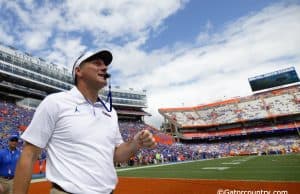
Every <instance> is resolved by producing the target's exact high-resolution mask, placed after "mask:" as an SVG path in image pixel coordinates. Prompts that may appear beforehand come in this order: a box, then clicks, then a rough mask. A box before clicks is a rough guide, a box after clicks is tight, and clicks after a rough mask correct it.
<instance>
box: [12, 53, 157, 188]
mask: <svg viewBox="0 0 300 194" xmlns="http://www.w3.org/2000/svg"><path fill="white" fill-rule="evenodd" d="M111 61H112V54H111V53H110V52H109V51H107V50H101V51H97V52H89V53H86V54H83V55H81V56H80V57H79V58H78V59H77V60H76V61H75V64H74V67H73V72H72V75H73V79H74V82H75V87H74V88H72V89H71V90H70V91H67V92H60V93H56V94H51V95H49V96H47V97H46V98H45V99H44V100H43V101H42V102H41V104H40V105H39V107H38V108H37V110H36V112H35V114H34V116H33V119H32V121H31V123H30V125H29V126H28V128H27V129H26V131H25V132H24V133H23V135H22V137H21V138H22V139H23V140H24V141H25V142H26V143H25V146H24V148H23V152H22V155H21V158H20V161H19V164H18V166H17V170H16V177H17V178H15V181H14V194H25V193H27V191H28V187H29V184H30V180H31V175H32V174H31V173H32V168H33V164H34V162H35V161H36V159H37V158H38V155H39V153H40V152H41V149H42V148H46V150H47V153H48V158H47V162H46V178H47V179H48V180H49V181H50V182H52V189H51V192H50V193H51V194H63V193H76V194H110V193H113V190H114V189H115V186H116V183H117V175H116V171H115V168H114V162H124V161H127V160H128V159H129V158H130V157H131V156H132V155H133V154H135V153H136V152H137V151H138V150H139V149H140V148H142V147H154V146H155V141H154V138H153V136H152V134H151V133H150V132H149V131H148V130H143V131H140V132H138V133H137V134H136V135H135V136H134V138H133V139H132V140H131V141H129V142H123V140H122V137H121V134H120V131H119V127H118V118H117V114H116V112H115V110H114V109H112V108H111V107H108V106H109V104H108V103H106V102H104V101H102V99H100V97H99V95H98V92H99V90H100V89H102V88H103V87H105V86H106V85H107V78H108V77H109V74H108V73H107V69H108V68H107V67H108V65H109V64H110V63H111Z"/></svg>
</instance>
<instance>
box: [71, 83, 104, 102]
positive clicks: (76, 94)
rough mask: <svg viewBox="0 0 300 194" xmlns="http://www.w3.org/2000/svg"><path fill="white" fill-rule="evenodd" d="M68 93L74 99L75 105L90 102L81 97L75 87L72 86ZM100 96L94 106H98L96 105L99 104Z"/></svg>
mask: <svg viewBox="0 0 300 194" xmlns="http://www.w3.org/2000/svg"><path fill="white" fill-rule="evenodd" d="M69 93H70V94H71V95H72V96H73V97H75V101H76V103H78V104H83V103H89V104H90V102H89V101H88V100H87V99H86V98H85V97H84V96H83V95H82V93H81V92H80V91H79V90H78V88H77V87H76V86H74V87H73V88H72V89H71V90H70V91H69ZM99 99H100V96H99V95H98V100H97V102H96V103H95V105H98V104H101V103H100V101H99Z"/></svg>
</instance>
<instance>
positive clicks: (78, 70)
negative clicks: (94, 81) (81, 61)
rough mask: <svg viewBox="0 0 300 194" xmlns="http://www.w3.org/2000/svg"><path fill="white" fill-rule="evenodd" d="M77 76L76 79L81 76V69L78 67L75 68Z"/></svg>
mask: <svg viewBox="0 0 300 194" xmlns="http://www.w3.org/2000/svg"><path fill="white" fill-rule="evenodd" d="M75 75H76V77H80V76H81V69H80V67H76V68H75Z"/></svg>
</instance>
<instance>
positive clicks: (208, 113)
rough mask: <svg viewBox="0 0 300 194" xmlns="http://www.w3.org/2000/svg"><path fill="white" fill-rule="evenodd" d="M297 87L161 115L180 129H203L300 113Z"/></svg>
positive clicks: (164, 112) (171, 111)
mask: <svg viewBox="0 0 300 194" xmlns="http://www.w3.org/2000/svg"><path fill="white" fill-rule="evenodd" d="M299 96H300V87H299V86H298V87H295V88H293V89H292V90H291V89H286V90H284V89H283V90H282V91H280V92H278V91H277V92H273V91H270V92H266V93H262V94H255V95H252V96H247V97H242V98H239V99H236V100H232V101H229V102H228V103H224V102H222V101H221V102H220V103H214V104H213V105H203V106H200V107H194V108H191V107H189V108H186V109H185V108H182V109H176V110H172V109H170V110H169V111H168V110H167V109H163V110H162V111H161V112H162V114H164V115H165V116H167V117H168V118H169V119H171V120H174V121H175V122H177V123H178V124H180V125H182V126H191V125H194V126H203V125H218V124H227V123H235V122H239V121H242V120H257V119H261V118H267V117H273V116H279V115H288V114H298V113H300V97H299Z"/></svg>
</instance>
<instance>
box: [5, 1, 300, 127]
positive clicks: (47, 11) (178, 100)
mask: <svg viewBox="0 0 300 194" xmlns="http://www.w3.org/2000/svg"><path fill="white" fill-rule="evenodd" d="M186 2H187V1H185V0H173V1H157V2H155V3H153V1H151V0H147V1H139V0H132V1H125V0H124V1H110V0H106V1H105V0H103V1H98V0H89V1H71V0H69V1H64V3H62V4H52V2H51V1H46V2H45V3H44V4H43V5H42V6H38V4H37V3H35V1H30V0H28V1H26V3H25V6H22V5H21V3H16V2H15V1H6V2H0V3H1V9H8V10H9V11H11V12H13V13H15V16H13V17H12V18H14V17H17V18H18V22H17V23H15V25H14V26H12V25H5V26H7V28H4V26H3V25H4V22H1V24H2V25H1V26H0V37H1V38H0V40H1V41H3V40H6V41H7V43H11V42H12V41H17V42H19V43H20V44H23V45H24V46H25V51H27V49H29V50H34V51H40V53H42V54H43V55H40V56H41V57H43V58H44V57H45V58H47V59H48V60H50V61H54V62H56V63H59V64H65V65H68V66H69V67H71V66H72V64H73V62H74V59H75V58H76V57H77V56H78V54H79V53H80V52H81V51H83V50H85V49H87V48H92V47H95V48H96V47H99V45H100V46H101V47H102V46H103V47H109V48H111V49H112V50H113V54H114V61H113V64H112V67H111V68H112V70H114V71H115V72H118V76H116V77H114V76H113V79H114V81H115V82H116V83H117V84H118V85H120V86H121V87H124V88H129V87H130V88H135V89H146V90H147V91H148V98H149V103H148V105H149V111H150V112H151V113H152V114H153V117H151V118H149V120H151V122H153V123H154V124H155V125H156V126H159V122H160V121H161V117H160V116H159V115H158V113H157V109H158V108H161V107H170V106H182V104H184V106H194V105H197V104H200V103H208V102H212V101H214V100H218V99H222V98H224V96H225V97H226V98H229V97H232V96H237V95H239V96H243V95H247V94H250V93H251V92H250V87H249V85H248V82H247V78H248V77H252V76H255V75H258V74H262V73H267V72H270V71H274V70H278V69H281V68H285V67H290V66H295V67H296V69H297V71H298V72H299V70H300V69H299V68H300V67H299V66H300V44H299V42H300V36H299V34H300V23H299V21H300V6H299V5H297V4H289V5H286V4H276V5H273V6H270V7H267V8H265V9H264V10H262V11H260V12H256V13H251V14H250V15H246V16H244V17H242V18H240V19H237V20H236V21H234V22H232V23H229V24H227V25H226V26H225V28H223V31H219V32H215V31H214V25H213V24H212V22H211V21H210V20H207V22H206V23H204V24H202V25H203V29H204V30H203V31H201V32H199V35H198V36H197V38H195V42H194V43H186V42H183V43H182V42H177V43H174V44H173V45H166V46H165V47H163V48H160V49H157V50H153V51H151V52H146V51H144V50H142V49H141V47H142V46H144V45H145V44H146V43H147V39H148V37H149V33H150V32H151V33H153V32H154V33H159V32H160V31H161V30H162V29H163V30H166V29H167V27H166V26H165V24H164V21H165V19H166V18H168V17H170V16H171V15H172V14H174V13H176V12H177V11H178V10H180V9H182V8H184V5H185V3H186ZM1 11H2V10H1ZM33 13H34V14H33ZM195 25H198V24H195ZM10 31H11V32H12V34H13V35H10V34H9V33H8V32H10ZM114 39H120V40H121V41H120V42H122V44H116V42H115V41H114Z"/></svg>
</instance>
